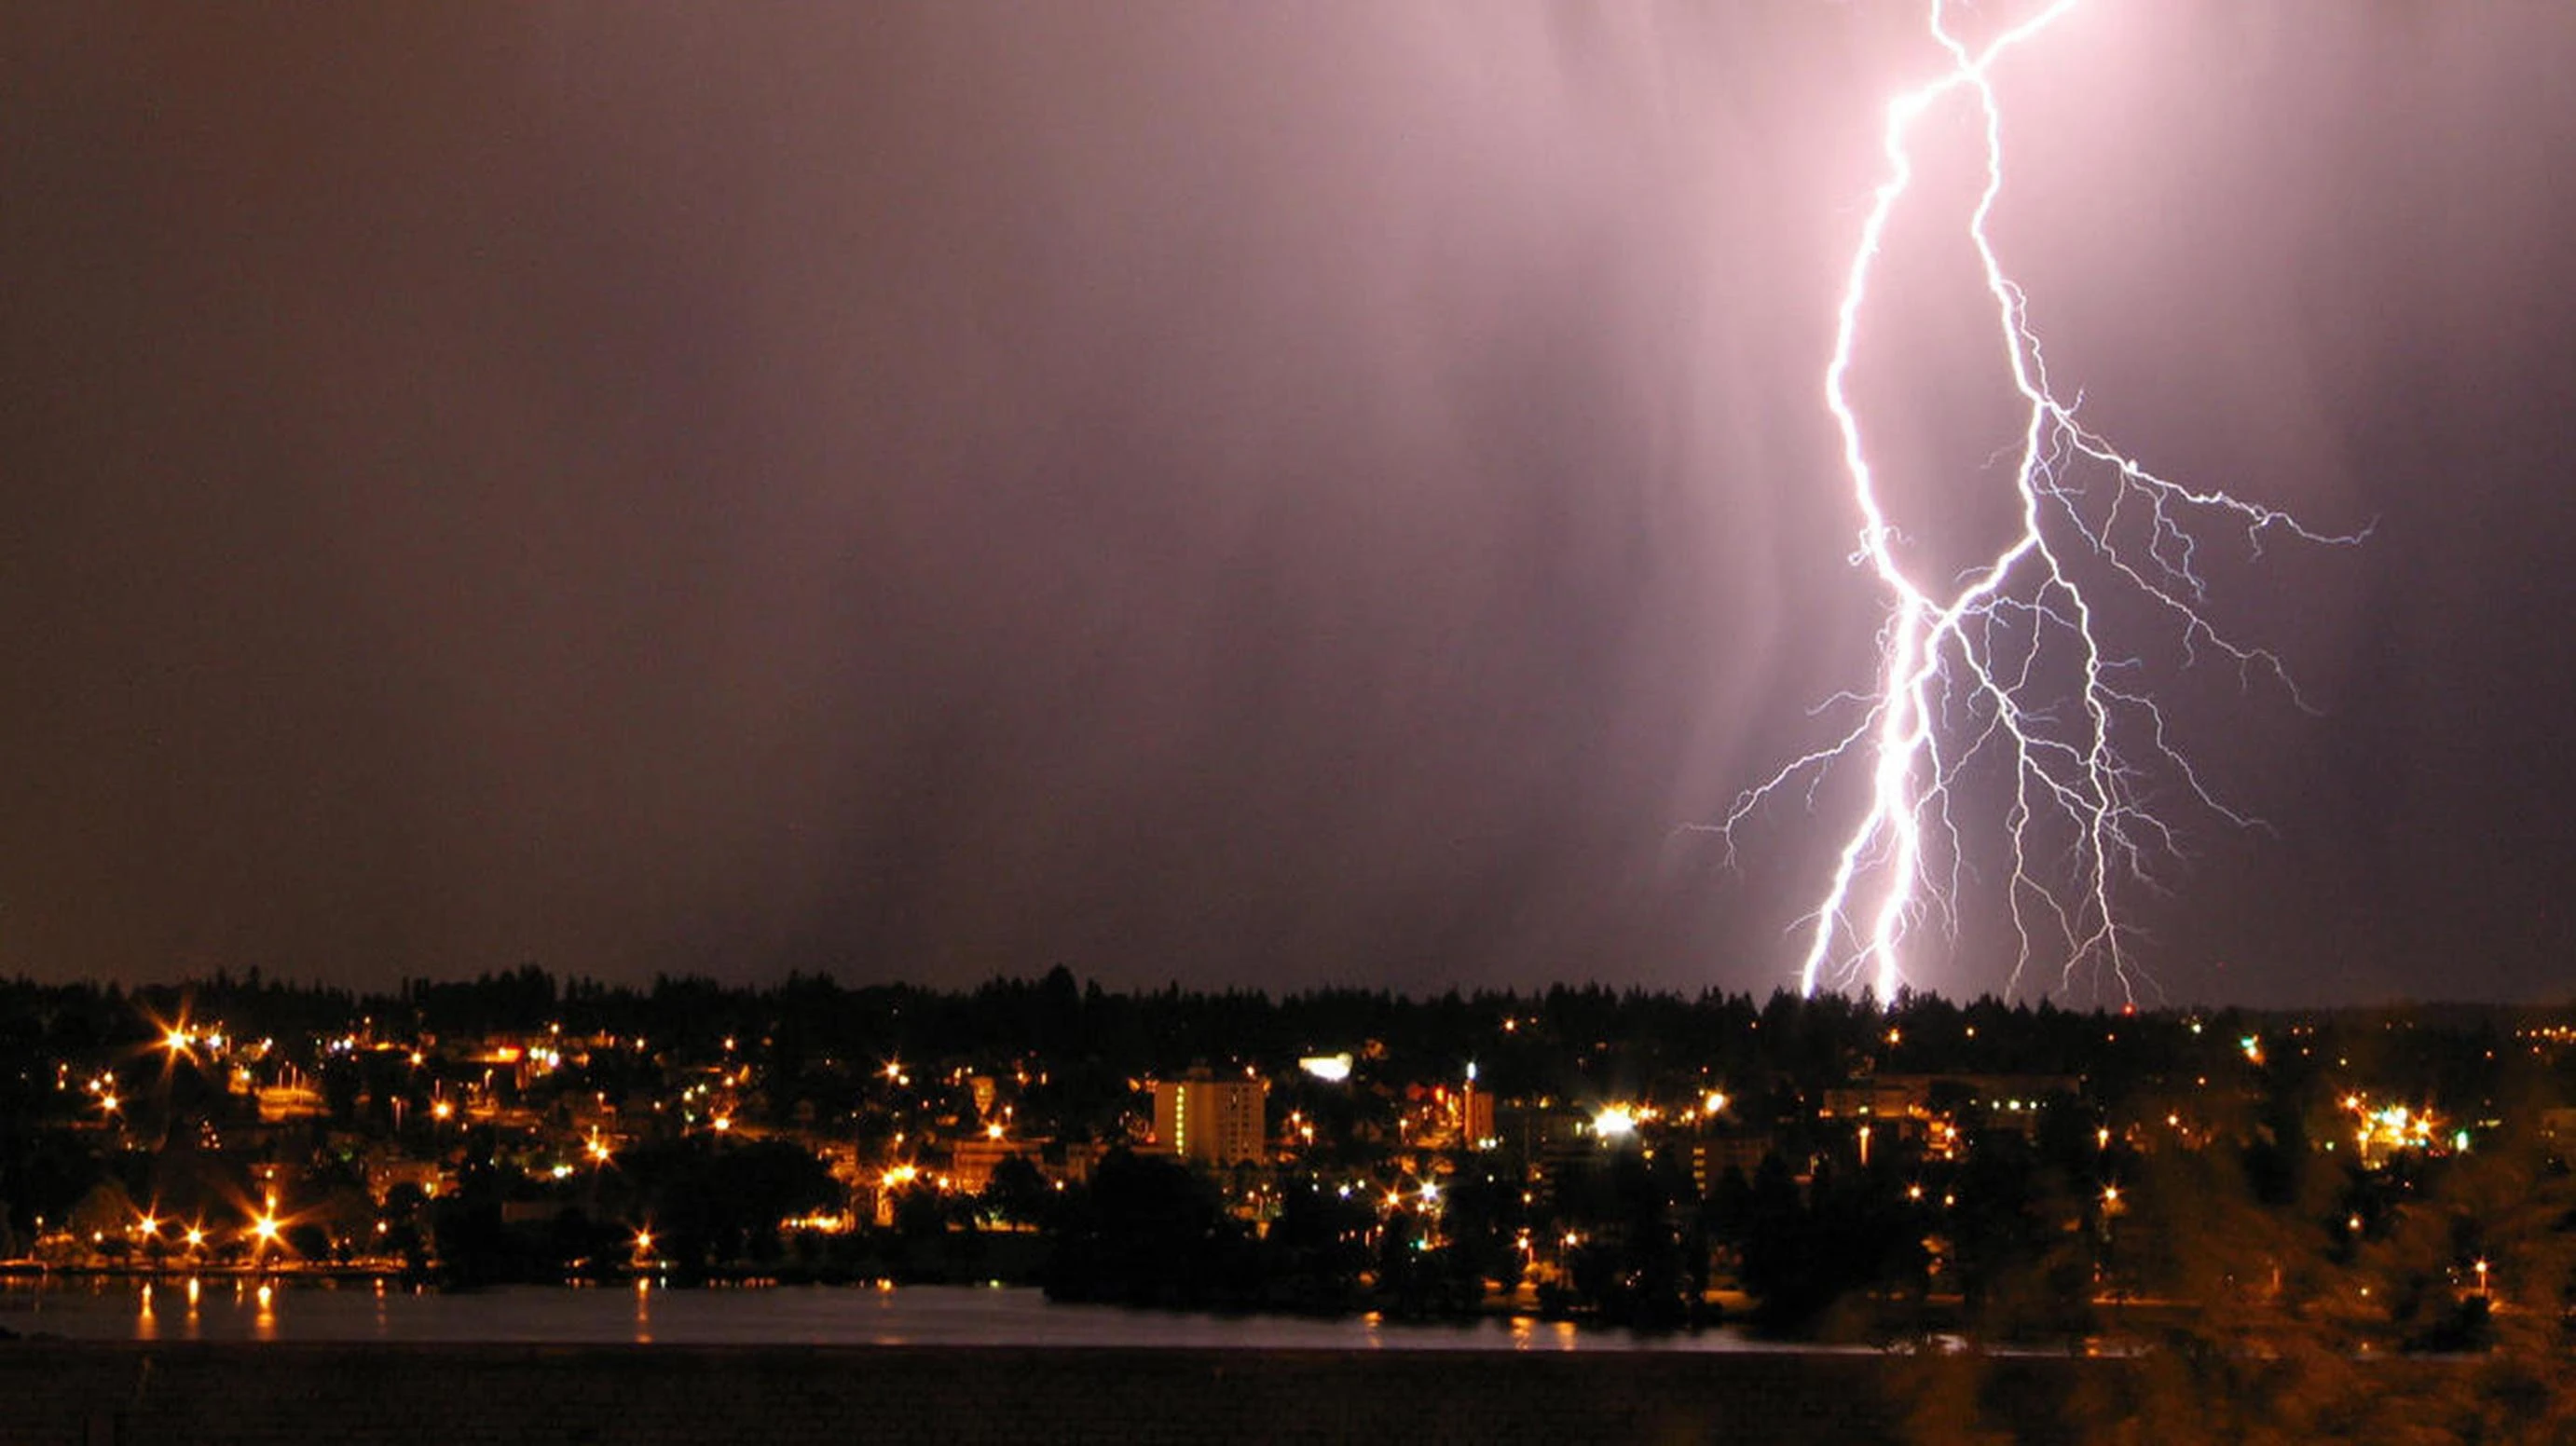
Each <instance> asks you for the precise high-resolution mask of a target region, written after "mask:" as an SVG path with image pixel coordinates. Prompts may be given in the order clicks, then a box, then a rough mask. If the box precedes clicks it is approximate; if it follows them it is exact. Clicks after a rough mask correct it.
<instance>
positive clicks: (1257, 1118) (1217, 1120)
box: [1154, 1071, 1270, 1165]
mask: <svg viewBox="0 0 2576 1446" xmlns="http://www.w3.org/2000/svg"><path fill="white" fill-rule="evenodd" d="M1269 1097H1270V1082H1269V1081H1267V1080H1260V1079H1217V1078H1215V1077H1213V1076H1211V1075H1208V1074H1206V1073H1204V1072H1200V1071H1192V1072H1191V1073H1190V1074H1189V1075H1188V1076H1187V1077H1185V1078H1182V1079H1158V1080H1156V1081H1154V1142H1155V1143H1156V1144H1158V1145H1161V1146H1162V1147H1163V1148H1165V1149H1167V1150H1170V1151H1171V1152H1172V1153H1173V1154H1175V1155H1178V1156H1180V1157H1181V1158H1182V1159H1184V1160H1197V1161H1200V1162H1202V1163H1205V1164H1210V1165H1231V1164H1234V1163H1236V1162H1237V1161H1241V1160H1258V1159H1260V1158H1261V1157H1262V1155H1263V1154H1264V1153H1265V1151H1264V1148H1263V1147H1264V1144H1265V1142H1266V1141H1267V1139H1268V1132H1267V1130H1266V1129H1265V1128H1264V1125H1263V1119H1262V1114H1263V1105H1264V1104H1265V1103H1266V1102H1267V1101H1268V1099H1269Z"/></svg>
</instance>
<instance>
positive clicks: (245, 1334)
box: [0, 1277, 1767, 1351]
mask: <svg viewBox="0 0 2576 1446" xmlns="http://www.w3.org/2000/svg"><path fill="white" fill-rule="evenodd" d="M227 1286H229V1287H230V1289H226V1287H227ZM174 1293H184V1295H185V1298H186V1302H187V1305H186V1310H185V1311H184V1313H179V1314H177V1315H175V1317H174V1312H173V1311H172V1310H171V1305H172V1302H171V1300H170V1296H171V1295H172V1294H174ZM0 1327H6V1328H7V1329H9V1330H12V1331H16V1332H18V1333H19V1334H21V1335H29V1336H33V1335H51V1336H59V1337H63V1338H65V1339H71V1340H127V1341H165V1342H166V1341H388V1342H406V1341H410V1342H429V1341H495V1342H512V1343H525V1344H553V1345H625V1344H635V1345H645V1344H654V1345H960V1346H1149V1347H1222V1348H1235V1349H1246V1350H1282V1349H1288V1350H1294V1349H1327V1350H1351V1349H1359V1350H1506V1351H1509V1350H1519V1351H1568V1350H1639V1349H1643V1350H1677V1351H1746V1350H1757V1351H1758V1350H1763V1349H1766V1348H1767V1347H1766V1346H1765V1345H1764V1344H1763V1343H1761V1342H1756V1341H1749V1340H1747V1339H1745V1338H1744V1337H1743V1336H1741V1335H1739V1334H1737V1333H1736V1332H1734V1331H1731V1330H1713V1331H1703V1332H1700V1333H1698V1334H1695V1335H1683V1334H1676V1335H1663V1336H1639V1335H1634V1334H1631V1333H1629V1332H1626V1331H1620V1330H1610V1329H1594V1328H1588V1327H1579V1326H1576V1325H1573V1324H1570V1323H1568V1322H1564V1321H1541V1320H1536V1319H1533V1318H1530V1317H1526V1316H1523V1317H1513V1318H1509V1319H1487V1320H1480V1321H1476V1322H1473V1323H1470V1324H1462V1325H1400V1324H1394V1323H1390V1322H1386V1321H1383V1320H1380V1319H1378V1318H1377V1317H1375V1316H1374V1315H1370V1316H1352V1317H1346V1318H1343V1319H1338V1320H1312V1319H1306V1318H1303V1317H1295V1316H1216V1315H1201V1314H1187V1313H1181V1312H1162V1311H1138V1310H1124V1309H1120V1308H1117V1307H1113V1306H1076V1305H1052V1304H1049V1303H1048V1301H1047V1300H1046V1298H1045V1297H1044V1296H1043V1295H1041V1294H1040V1293H1039V1292H1037V1291H1035V1290H1024V1289H1002V1288H984V1289H978V1288H975V1287H971V1286H905V1287H903V1288H901V1289H870V1288H868V1287H864V1286H765V1287H756V1288H723V1287H715V1288H705V1289H694V1290H673V1289H669V1288H667V1287H663V1286H660V1285H656V1284H653V1283H651V1282H649V1281H643V1280H638V1281H636V1282H635V1283H634V1284H633V1285H631V1286H561V1287H553V1286H510V1287H503V1288H499V1289H493V1290H480V1291H455V1292H440V1291H414V1290H411V1289H408V1288H406V1287H403V1286H401V1285H394V1284H388V1283H387V1282H384V1281H365V1280H342V1281H326V1280H278V1281H274V1282H272V1281H267V1280H252V1279H248V1278H242V1277H229V1278H211V1279H208V1280H206V1281H204V1282H203V1283H202V1286H201V1282H200V1281H199V1280H197V1279H194V1278H191V1279H188V1280H186V1281H185V1282H184V1284H182V1283H181V1282H176V1281H170V1280H163V1281H160V1282H157V1283H156V1282H152V1281H140V1280H132V1279H115V1278H69V1279H65V1278H55V1279H48V1280H42V1281H35V1280H13V1281H8V1282H5V1283H0Z"/></svg>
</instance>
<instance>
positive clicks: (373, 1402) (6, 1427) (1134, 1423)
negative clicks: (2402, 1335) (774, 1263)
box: [0, 1341, 2116, 1446]
mask: <svg viewBox="0 0 2576 1446" xmlns="http://www.w3.org/2000/svg"><path fill="white" fill-rule="evenodd" d="M1912 1369H1913V1367H1911V1366H1910V1365H1909V1363H1907V1362H1905V1361H1903V1360H1900V1359H1896V1358H1890V1357H1883V1356H1875V1355H1866V1354H1855V1355H1837V1354H1828V1353H1821V1352H1820V1353H1816V1354H1811V1355H1741V1356H1704V1355H1680V1354H1674V1355H1661V1354H1654V1353H1640V1354H1637V1355H1633V1356H1631V1355H1620V1356H1607V1355H1584V1356H1576V1355H1530V1354H1521V1353H1507V1352H1448V1351H1440V1352H1430V1351H1405V1352H1392V1353H1385V1354H1379V1353H1373V1352H1340V1351H1235V1350H1203V1351H1202V1350H1169V1349H1155V1350H1121V1349H1046V1350H1036V1349H1015V1348H1011V1349H947V1348H916V1347H884V1348H865V1347H834V1348H783V1347H741V1348H696V1347H686V1348H684V1347H654V1346H640V1347H528V1346H471V1345H467V1346H400V1347H393V1346H340V1345H333V1346H318V1345H317V1346H302V1345H275V1344H272V1345H203V1344H196V1345H101V1344H69V1343H59V1342H43V1341H15V1342H6V1343H0V1402H6V1403H7V1405H6V1406H5V1408H0V1441H6V1442H9V1443H18V1442H26V1443H46V1446H75V1443H78V1446H115V1443H152V1446H164V1443H176V1442H208V1443H216V1442H239V1443H272V1442H275V1443H286V1442H332V1443H341V1442H348V1443H368V1442H387V1443H391V1442H423V1443H427V1442H442V1443H447V1442H453V1443H478V1442H494V1443H498V1442H530V1443H539V1446H543V1443H554V1442H563V1443H571V1442H610V1441H619V1442H672V1443H681V1442H689V1443H695V1442H704V1441H759V1442H775V1443H781V1446H792V1443H801V1442H816V1443H821V1442H830V1443H833V1446H846V1443H849V1442H852V1441H955V1442H980V1441H993V1442H1003V1441H1009V1442H1028V1441H1117V1442H1122V1443H1151V1442H1161V1441H1170V1442H1184V1441H1190V1442H1195V1441H1226V1440H1237V1441H1250V1440H1258V1441H1377V1442H1400V1443H1404V1446H1421V1443H1429V1442H1441V1441H1456V1442H1468V1441H1496V1440H1548V1441H1571V1440H1619V1441H1724V1442H1729V1443H1746V1446H1758V1443H1771V1442H1777V1443H1784V1446H1785V1443H1792V1442H1795V1443H1813V1442H1835V1441H1860V1442H1872V1441H1895V1440H1901V1439H1906V1438H1907V1437H1908V1436H1909V1435H1911V1434H1912V1433H1910V1432H1908V1431H1907V1430H1906V1429H1905V1421H1906V1418H1907V1416H1908V1407H1907V1406H1906V1405H1905V1404H1904V1402H1905V1399H1906V1397H1907V1395H1908V1393H1909V1391H1910V1390H1911V1389H1912V1387H1911V1386H1910V1385H1909V1383H1908V1379H1907V1377H1908V1372H1909V1371H1910V1370H1912ZM2010 1369H2011V1371H2012V1373H2013V1374H2014V1376H2015V1377H2016V1379H2015V1380H2014V1381H2012V1382H2010V1383H2007V1382H2004V1381H1990V1382H1988V1383H1987V1385H1988V1389H1987V1390H1986V1391H1985V1392H1982V1393H1980V1394H1985V1395H1987V1396H1989V1397H1990V1398H1993V1399H1998V1400H2020V1401H2023V1402H2025V1403H2027V1404H2028V1405H2030V1406H2032V1407H2034V1408H2044V1406H2045V1402H2046V1400H2047V1399H2050V1398H2057V1397H2062V1396H2063V1395H2064V1394H2065V1391H2066V1389H2067V1387H2068V1385H2069V1383H2070V1382H2071V1381H2072V1379H2073V1378H2074V1377H2075V1376H2076V1375H2078V1374H2080V1373H2083V1372H2086V1371H2100V1370H2102V1369H2106V1368H2105V1367H2102V1366H2101V1365H2099V1364H2098V1363H2087V1362H2075V1361H2065V1360H2056V1361H2039V1362H2028V1363H2019V1364H2016V1365H2014V1366H2012V1367H2010ZM2110 1369H2116V1368H2110ZM1998 1387H2001V1388H2003V1389H1997V1388H1998ZM2015 1414H2025V1413H2022V1412H2016V1413H2015ZM2027 1414H2032V1415H2034V1417H2038V1416H2044V1415H2045V1414H2046V1412H2045V1410H2044V1409H2036V1410H2034V1411H2033V1412H2031V1413H2027ZM2031 1424H2033V1425H2036V1424H2037V1422H2036V1420H2034V1422H2033V1423H2031ZM2058 1434H2059V1433H2056V1432H2054V1431H2048V1430H2044V1429H2042V1430H2037V1431H2035V1432H2034V1433H2032V1434H2031V1435H2029V1436H2028V1437H2026V1439H2048V1438H2050V1437H2053V1436H2057V1435H2058Z"/></svg>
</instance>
